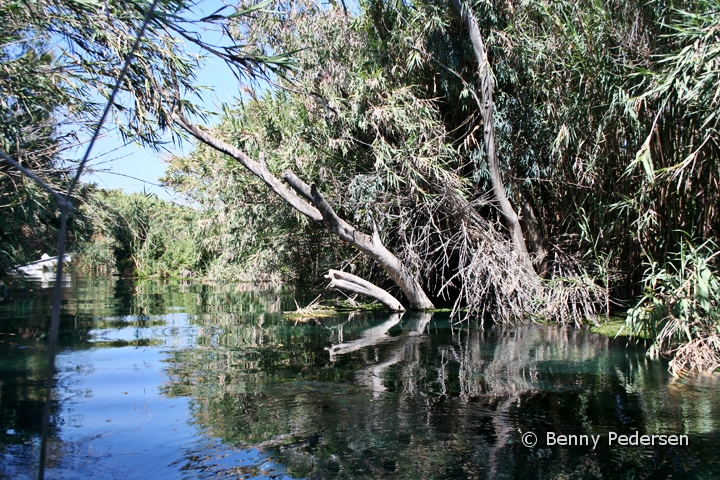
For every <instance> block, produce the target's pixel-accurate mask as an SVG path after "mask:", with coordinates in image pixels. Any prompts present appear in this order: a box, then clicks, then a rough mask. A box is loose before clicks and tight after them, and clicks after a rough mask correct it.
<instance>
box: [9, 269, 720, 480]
mask: <svg viewBox="0 0 720 480" xmlns="http://www.w3.org/2000/svg"><path fill="white" fill-rule="evenodd" d="M295 300H297V301H298V303H299V304H301V305H302V304H304V303H308V302H309V300H312V297H311V296H308V295H305V294H301V293H299V292H294V291H291V290H287V289H280V288H276V287H263V286H252V285H243V284H226V285H215V286H208V285H199V284H188V283H185V284H182V283H179V282H162V281H137V280H120V279H117V278H114V277H73V278H72V279H71V280H70V281H69V283H68V284H67V288H66V289H65V294H64V300H63V314H62V320H61V332H60V340H59V342H60V343H59V349H58V352H59V353H58V357H57V374H56V375H55V376H54V377H53V378H52V379H51V381H52V382H53V385H54V387H55V389H54V402H53V404H52V408H51V411H52V418H51V428H50V439H49V461H48V470H47V478H58V479H75V478H153V479H161V478H171V479H172V478H347V479H363V478H368V479H370V478H403V479H404V478H418V479H432V478H438V479H440V478H448V479H454V478H457V479H464V478H480V479H485V478H507V479H511V478H512V479H514V478H523V479H535V478H538V479H546V478H547V479H555V478H558V479H560V478H628V479H630V478H633V479H641V478H668V477H672V478H720V459H719V458H720V455H719V454H720V395H718V393H719V387H720V384H719V381H718V379H717V378H716V377H712V378H703V379H684V380H673V379H671V378H670V377H669V375H668V373H667V365H666V363H663V362H652V361H649V360H648V359H646V357H645V356H644V351H643V350H642V349H640V348H635V347H629V348H626V345H625V343H624V342H622V341H613V340H611V339H608V338H605V337H601V336H598V335H594V334H592V333H590V332H588V331H587V330H575V329H566V328H560V327H555V326H543V325H524V326H517V327H509V326H500V325H494V326H493V325H490V326H487V325H486V327H485V329H484V330H483V329H481V328H480V327H479V326H478V325H476V324H475V323H473V322H470V323H467V322H466V323H459V322H458V321H457V319H456V320H455V321H453V320H451V319H450V318H448V315H447V314H439V313H435V314H429V313H417V312H408V313H405V314H404V315H398V314H387V313H377V312H374V313H351V314H344V315H338V316H336V317H332V318H322V319H319V324H318V323H317V322H295V321H290V320H287V319H286V318H284V317H283V316H282V312H283V311H287V310H293V309H294V308H295ZM50 305H51V291H50V290H49V289H48V288H39V287H38V288H37V289H34V291H33V292H29V291H23V292H18V291H14V292H11V294H10V295H9V296H8V297H7V298H5V299H4V300H2V301H0V477H1V478H13V479H14V478H32V477H34V476H35V475H36V472H37V466H38V457H39V446H40V432H41V424H42V411H43V405H44V403H43V402H44V391H45V390H44V389H45V382H46V381H47V378H46V371H45V369H46V362H47V332H48V325H49V316H50V315H49V312H50ZM560 435H565V436H567V437H560ZM613 435H615V436H614V437H613ZM623 435H624V436H625V437H621V436H623ZM653 435H655V437H653ZM535 439H536V441H537V443H535V444H534V445H532V446H527V445H525V444H524V442H525V443H530V444H532V443H533V441H534V440H535ZM553 439H555V443H554V444H553ZM623 439H624V441H625V443H626V444H625V445H621V444H620V443H619V442H621V441H623ZM558 440H560V442H558ZM563 440H566V441H567V442H573V443H580V444H579V445H578V444H573V445H561V444H560V443H562V441H563ZM611 440H612V441H611ZM653 441H654V442H655V445H651V444H648V445H643V444H642V443H643V442H645V443H650V442H653ZM631 443H637V444H636V445H632V444H631ZM661 443H665V444H661ZM671 443H682V444H679V445H671Z"/></svg>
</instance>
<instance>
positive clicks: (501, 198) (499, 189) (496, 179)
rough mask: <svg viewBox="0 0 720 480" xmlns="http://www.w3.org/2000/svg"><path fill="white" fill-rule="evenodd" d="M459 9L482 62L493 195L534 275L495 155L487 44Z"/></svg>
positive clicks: (468, 15)
mask: <svg viewBox="0 0 720 480" xmlns="http://www.w3.org/2000/svg"><path fill="white" fill-rule="evenodd" d="M452 2H453V5H454V6H455V8H456V9H457V10H458V12H460V16H461V17H462V19H463V22H464V23H465V26H466V27H467V29H468V31H469V32H470V41H471V42H472V46H473V50H474V51H475V58H476V59H477V61H478V74H479V75H480V82H481V83H480V85H481V87H480V88H481V99H482V101H481V104H480V105H479V107H480V114H481V115H482V119H483V123H484V127H485V128H484V130H483V138H484V140H485V151H486V152H487V162H488V171H489V173H490V183H491V184H492V189H493V194H494V195H495V199H496V200H497V202H498V205H499V207H500V212H501V213H502V216H503V218H504V219H505V223H506V224H507V227H508V230H509V231H510V236H511V238H512V242H513V246H514V247H515V251H516V252H517V254H518V255H519V257H520V260H521V261H522V262H523V263H524V264H525V266H526V268H528V269H529V270H530V271H531V272H534V271H535V270H534V269H533V265H532V261H531V260H530V255H528V251H527V247H526V246H525V238H524V236H523V232H522V227H521V226H520V219H519V218H518V216H517V213H515V210H514V209H513V207H512V204H511V203H510V200H508V197H507V195H506V194H505V186H504V185H503V181H502V177H501V176H500V167H499V166H498V160H497V155H496V154H495V122H494V120H493V87H492V71H491V70H490V64H489V63H488V59H487V54H486V52H485V45H484V43H483V39H482V35H481V34H480V27H479V26H478V23H477V20H475V16H474V15H473V14H472V12H470V9H469V7H468V6H467V5H465V6H463V5H462V3H461V2H460V0H452Z"/></svg>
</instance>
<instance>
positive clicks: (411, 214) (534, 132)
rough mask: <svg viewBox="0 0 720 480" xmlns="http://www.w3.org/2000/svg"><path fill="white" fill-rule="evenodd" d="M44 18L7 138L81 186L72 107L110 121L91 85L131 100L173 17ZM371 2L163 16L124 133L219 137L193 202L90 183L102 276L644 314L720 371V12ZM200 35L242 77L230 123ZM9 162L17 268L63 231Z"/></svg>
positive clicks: (499, 311)
mask: <svg viewBox="0 0 720 480" xmlns="http://www.w3.org/2000/svg"><path fill="white" fill-rule="evenodd" d="M36 4H37V6H36V7H35V9H34V10H33V9H31V8H30V7H29V4H26V3H24V2H10V3H7V4H4V5H3V6H2V7H0V22H2V25H0V27H2V28H0V32H6V33H1V34H0V35H2V36H1V37H0V63H1V65H0V68H1V69H2V70H3V75H2V76H0V108H1V109H2V110H0V115H2V118H3V124H2V126H1V127H0V135H1V138H0V140H2V145H1V146H0V148H1V149H2V150H3V151H4V152H5V153H7V154H8V155H10V156H12V157H14V158H18V159H22V160H23V162H24V163H23V164H24V165H26V166H28V167H29V168H32V169H33V170H34V171H38V172H40V173H42V174H43V175H44V177H43V178H47V179H49V180H52V181H53V182H54V183H55V184H58V185H61V184H62V183H63V182H65V181H67V180H66V177H67V174H68V170H72V168H71V167H67V165H66V164H62V165H65V166H64V167H63V166H62V165H61V163H60V159H61V158H63V157H62V155H61V152H62V149H63V146H65V145H67V143H68V141H71V139H68V138H66V136H63V135H61V133H60V132H63V131H66V130H65V129H61V128H60V125H61V124H62V121H63V120H61V119H62V118H68V119H70V120H71V121H72V122H73V123H74V124H76V125H79V126H81V127H82V126H87V128H92V125H93V121H96V119H97V110H98V108H99V106H98V105H97V100H96V99H97V98H98V97H97V95H95V96H93V94H92V93H91V92H100V94H101V95H102V92H107V85H108V82H109V79H111V78H112V77H113V75H114V74H116V73H117V72H116V70H117V68H118V67H117V65H118V61H117V60H118V59H119V58H122V57H123V52H125V51H126V49H127V48H128V47H127V44H128V39H129V38H132V36H133V34H134V33H135V32H137V30H138V25H139V23H140V21H141V19H142V17H143V8H146V7H147V6H148V5H146V4H145V3H143V2H124V3H122V2H104V3H102V4H101V3H95V2H73V1H59V0H58V1H55V2H36ZM349 7H350V8H348V5H346V4H345V3H342V2H341V3H340V4H337V3H335V2H331V3H317V2H314V1H311V0H297V1H292V2H278V3H272V2H269V1H266V2H262V3H260V4H255V5H252V4H250V3H246V4H240V5H237V6H234V8H228V9H223V10H221V11H217V12H215V13H214V14H212V15H208V16H205V17H203V18H198V17H199V16H198V15H192V14H191V12H192V11H193V8H194V5H192V4H186V3H183V2H180V1H173V2H170V1H164V2H160V3H159V5H158V13H157V15H155V16H154V17H153V21H152V22H151V23H150V27H149V29H148V34H147V35H146V37H145V38H144V39H143V42H142V46H141V48H140V50H139V52H138V54H137V60H136V61H135V62H134V63H133V64H132V65H133V67H132V68H131V70H130V73H129V75H128V77H127V79H126V80H125V81H124V83H123V96H122V97H121V99H120V100H119V101H118V102H117V105H116V109H115V111H116V115H117V116H116V123H118V124H119V125H120V126H121V127H122V130H123V132H124V134H125V135H126V136H127V137H128V138H131V139H135V140H136V141H139V142H142V143H145V144H147V145H149V146H155V147H160V142H161V139H162V138H163V137H162V134H161V132H163V131H167V132H172V133H173V134H174V135H180V136H185V137H194V138H196V139H197V140H198V141H197V143H196V147H195V149H194V150H193V152H192V153H191V154H189V155H188V156H185V157H174V158H172V159H171V160H170V162H169V165H168V169H167V173H166V176H165V178H164V179H163V181H164V182H165V184H166V185H167V186H169V187H170V188H172V189H174V190H175V191H177V192H178V193H180V194H182V195H184V196H185V197H186V199H187V201H186V203H185V206H182V205H171V204H168V203H166V202H161V201H159V200H157V199H152V198H142V196H125V195H122V194H119V193H117V192H115V193H113V192H110V193H108V192H102V191H98V190H97V189H95V188H92V187H89V186H88V187H86V188H83V189H81V190H80V191H78V193H77V195H76V197H77V198H76V202H78V203H79V204H80V205H82V206H81V207H80V208H79V209H78V210H77V212H76V213H75V214H74V224H73V227H72V228H71V234H72V239H73V248H74V249H75V251H76V252H77V253H79V254H80V255H81V258H84V262H83V263H84V268H95V267H100V266H101V267H102V268H107V269H120V270H127V269H130V270H135V271H136V272H137V273H140V274H145V275H152V274H162V275H183V276H185V275H190V274H191V275H194V276H197V277H205V278H215V279H232V280H276V281H300V282H305V283H307V282H311V283H319V282H320V281H322V277H323V274H325V273H326V272H328V271H330V272H332V271H335V270H338V271H342V272H346V273H347V274H352V275H353V276H357V277H358V278H361V279H365V280H368V281H371V282H372V283H373V284H375V285H377V286H379V287H381V288H382V289H384V290H387V291H388V292H389V293H390V294H392V295H393V296H395V297H396V298H402V296H403V295H404V297H405V299H406V301H405V304H406V305H408V303H409V305H410V306H414V307H416V308H423V305H425V306H427V305H430V306H432V305H434V304H439V303H442V302H448V303H450V304H452V305H454V307H455V309H456V310H458V309H464V311H466V312H470V313H471V314H476V315H479V316H487V317H489V318H493V319H494V320H496V321H517V320H523V319H528V318H533V319H538V318H542V319H545V320H548V321H557V322H561V323H570V324H575V325H578V326H579V325H582V324H585V323H588V322H593V321H596V320H595V319H596V318H597V317H598V316H599V315H603V314H605V315H608V314H610V313H612V312H613V311H618V310H619V311H628V316H627V318H628V321H627V326H626V328H627V329H628V331H629V332H630V333H632V334H634V335H638V336H649V337H650V338H652V339H654V343H653V344H652V347H651V349H650V354H651V355H664V356H670V357H673V358H674V360H673V363H672V364H671V369H673V371H674V372H676V373H682V372H684V371H688V370H690V371H700V372H704V371H713V370H715V369H716V368H718V366H720V330H719V327H718V318H719V317H718V315H719V314H720V303H719V302H720V281H719V280H718V268H717V262H718V260H717V258H718V256H717V255H716V252H717V251H718V247H717V241H718V239H717V233H716V232H718V231H720V216H719V215H720V212H718V206H719V205H720V198H719V191H720V190H719V189H720V184H719V182H720V178H719V177H720V163H718V162H719V160H718V159H719V154H720V143H718V141H719V140H720V138H719V134H718V127H720V119H719V118H718V111H720V108H719V107H720V105H718V103H719V102H720V2H718V1H717V0H702V1H694V2H673V1H669V0H656V1H650V2H644V3H639V4H638V3H631V4H629V3H627V2H621V1H612V0H609V1H597V0H582V1H579V2H576V1H573V2H570V1H552V2H550V1H540V0H538V1H530V2H521V3H515V2H492V3H491V2H484V1H474V2H469V3H463V4H460V3H457V4H454V3H453V2H452V1H447V2H423V1H421V2H412V3H409V2H402V1H374V0H371V1H367V2H362V3H361V4H360V5H359V6H357V8H355V6H353V5H350V6H349ZM88 17H89V18H93V19H97V20H98V22H87V21H84V20H81V19H85V18H88ZM191 19H194V20H191ZM203 25H205V26H207V25H210V26H213V27H217V28H218V31H219V32H222V34H223V35H224V36H225V37H224V38H225V43H223V44H222V46H219V45H215V44H209V43H207V42H206V41H204V40H203V38H202V36H201V32H202V28H201V27H203ZM60 37H61V38H63V39H64V42H65V43H63V45H66V46H68V48H66V49H65V50H63V52H62V54H58V49H57V48H56V47H53V46H52V45H51V43H52V42H53V41H55V39H56V38H60ZM188 42H190V43H194V44H196V45H198V46H199V47H200V48H201V50H202V51H203V52H204V54H205V55H215V56H218V57H220V58H221V59H222V60H225V61H226V62H227V63H228V65H229V68H234V69H235V72H236V73H237V74H238V77H239V78H240V79H243V87H242V90H239V91H238V95H237V98H238V99H237V101H236V102H235V103H234V104H231V105H224V106H223V108H222V110H221V111H220V112H214V113H217V115H218V117H217V119H218V121H217V122H216V123H214V124H212V123H211V120H210V119H209V117H208V116H207V115H204V114H203V112H201V111H200V109H199V108H198V107H197V106H196V104H195V103H194V100H193V99H194V98H195V95H197V94H199V93H200V89H199V87H198V85H197V84H196V82H195V79H194V76H193V71H194V69H195V68H197V65H198V61H199V60H198V58H197V57H196V56H193V55H190V54H188V53H187V50H186V48H185V46H184V45H185V43H188ZM70 47H72V48H70ZM73 48H74V49H75V50H73ZM205 113H208V112H205ZM194 122H197V125H196V124H195V123H194ZM81 127H78V128H81ZM0 165H1V167H0V175H2V177H1V178H0V192H1V195H2V197H1V198H2V203H1V204H0V208H2V210H3V216H4V217H5V216H7V218H8V219H12V221H9V222H5V225H4V226H3V230H2V232H0V235H1V236H2V247H0V250H1V251H0V255H2V262H3V264H2V266H3V267H7V266H10V265H13V264H16V263H20V262H22V261H27V260H29V259H32V258H36V256H37V255H38V254H39V253H40V251H41V250H47V249H49V248H50V247H49V244H48V243H47V242H45V243H43V241H41V240H40V239H47V238H49V237H50V235H48V233H50V232H52V231H53V228H57V227H56V223H57V218H56V213H55V212H56V209H55V207H54V205H53V202H52V199H51V198H50V197H48V196H47V195H45V194H44V193H42V192H40V191H39V190H37V189H36V187H34V186H33V185H32V184H31V183H30V182H28V181H27V179H26V178H25V177H24V176H22V175H20V174H19V173H17V171H15V170H13V169H12V168H10V167H9V166H8V165H6V164H5V163H3V164H0ZM268 187H269V188H268ZM188 205H189V206H188ZM326 206H327V207H328V208H329V210H328V208H326ZM303 209H305V210H303ZM318 215H319V216H318ZM163 217H166V218H170V219H172V220H171V221H169V222H158V221H157V220H154V219H156V218H163ZM363 235H364V236H363ZM338 238H340V240H341V241H338ZM381 247H382V248H381ZM382 249H384V250H382ZM385 251H387V253H388V254H389V255H390V256H391V257H387V258H389V260H388V259H387V258H385V257H384V255H385V253H384V252H385ZM378 252H380V253H378ZM330 275H331V276H332V274H330ZM336 281H337V282H340V281H341V280H339V279H333V282H336ZM337 284H338V285H341V284H340V283H337ZM418 290H419V291H418ZM423 297H425V300H427V302H425V300H424V299H423Z"/></svg>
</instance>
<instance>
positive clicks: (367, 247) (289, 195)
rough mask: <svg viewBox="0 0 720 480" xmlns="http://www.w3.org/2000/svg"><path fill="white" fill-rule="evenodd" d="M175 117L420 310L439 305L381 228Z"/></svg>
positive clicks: (355, 287)
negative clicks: (348, 217) (351, 218)
mask: <svg viewBox="0 0 720 480" xmlns="http://www.w3.org/2000/svg"><path fill="white" fill-rule="evenodd" d="M172 118H173V120H174V121H175V123H176V124H177V125H179V126H180V127H181V128H182V129H183V130H185V131H186V132H188V133H189V134H191V135H192V136H194V137H195V138H197V139H198V140H200V141H201V142H203V143H205V144H207V145H208V146H210V147H212V148H213V149H215V150H217V151H219V152H222V153H225V154H227V155H230V156H231V157H233V158H234V159H235V160H237V161H238V162H239V163H240V164H241V165H242V166H244V167H245V168H247V169H248V170H249V171H250V172H251V173H252V174H253V175H255V176H257V177H258V178H260V179H261V180H262V181H263V182H265V184H267V185H268V186H269V187H270V189H272V191H273V192H275V193H276V194H277V195H278V196H280V198H282V199H283V200H284V201H285V202H286V203H287V204H288V205H290V206H291V207H293V208H294V209H296V210H297V211H298V212H300V213H302V214H303V215H305V216H306V217H308V218H310V219H312V220H315V221H316V222H320V223H322V225H323V226H324V227H325V228H327V229H328V230H330V231H331V232H333V233H334V234H336V235H337V236H338V237H340V238H341V239H343V240H345V241H346V242H348V243H349V244H351V245H352V246H354V247H355V248H357V249H358V250H360V251H362V252H363V253H365V254H367V255H368V256H369V257H370V258H372V259H373V260H375V261H376V262H377V263H378V264H379V265H380V266H381V267H382V268H383V270H385V272H387V274H388V275H389V276H390V278H392V279H393V281H394V282H395V284H396V285H397V286H398V287H400V289H401V290H402V291H403V293H404V294H405V297H406V298H407V299H408V301H409V302H410V305H412V306H413V308H416V309H418V310H431V309H433V308H435V307H434V305H433V303H432V302H431V301H430V299H429V298H428V297H427V295H426V294H425V292H424V291H423V289H422V287H421V286H420V284H419V283H418V281H417V280H416V279H415V277H414V276H413V275H412V273H411V272H410V270H408V268H407V266H406V265H405V264H404V263H403V262H402V261H400V259H399V258H397V257H396V256H395V255H394V254H393V253H392V252H390V250H388V249H387V247H385V245H384V244H383V243H382V240H381V239H380V235H379V234H378V232H377V230H375V231H374V232H373V235H372V236H370V235H367V234H365V233H363V232H361V231H359V230H358V229H356V228H355V227H353V226H352V225H350V224H349V223H347V222H346V221H345V220H343V219H342V218H340V217H339V216H338V215H337V214H336V213H335V211H334V210H333V208H332V207H331V206H330V204H328V203H327V201H326V200H325V198H324V197H323V196H322V194H321V193H320V192H319V191H318V189H317V188H316V187H315V185H312V186H310V185H308V184H306V183H305V182H303V181H302V180H300V179H299V178H298V177H297V176H295V175H294V174H293V173H292V172H290V171H287V172H285V173H284V174H283V179H284V180H285V181H286V182H287V184H288V185H289V186H290V187H291V188H288V187H287V186H286V185H285V184H283V183H282V182H281V181H280V180H279V179H278V178H277V177H275V176H274V175H273V174H272V173H270V171H269V170H268V169H267V168H266V167H265V164H264V163H262V162H261V163H258V162H256V161H255V160H253V159H252V158H250V157H249V156H248V155H246V154H245V152H243V151H242V150H240V149H239V148H236V147H233V146H232V145H230V144H228V143H225V142H223V141H222V140H220V139H219V138H217V137H215V136H213V135H211V134H209V133H208V132H206V131H204V130H202V129H200V128H198V127H197V126H196V125H194V124H193V123H191V122H190V121H189V120H188V119H186V118H185V117H183V116H181V115H179V114H177V113H176V114H173V117H172ZM333 272H336V271H334V270H331V271H330V278H331V279H332V280H333V282H334V284H335V285H337V286H339V287H342V288H346V289H348V290H350V291H353V292H356V293H362V294H363V295H368V296H372V297H373V298H375V299H377V300H379V301H380V302H382V303H384V304H385V305H386V306H388V307H389V308H391V309H393V310H403V307H402V305H401V304H400V302H398V301H397V300H395V302H392V301H391V300H389V299H388V297H392V296H391V295H390V294H389V293H387V292H385V291H384V290H382V289H380V288H379V287H376V286H375V285H372V284H370V283H369V282H365V281H364V280H362V279H359V278H358V277H355V276H354V275H353V276H352V277H354V278H355V279H356V280H352V279H350V281H349V279H348V278H347V277H344V278H336V277H337V275H336V274H333ZM358 280H361V282H358ZM362 282H365V283H367V284H368V285H372V286H373V287H375V289H371V288H368V285H365V284H364V283H362ZM331 285H332V283H331ZM378 291H380V292H382V294H380V293H378Z"/></svg>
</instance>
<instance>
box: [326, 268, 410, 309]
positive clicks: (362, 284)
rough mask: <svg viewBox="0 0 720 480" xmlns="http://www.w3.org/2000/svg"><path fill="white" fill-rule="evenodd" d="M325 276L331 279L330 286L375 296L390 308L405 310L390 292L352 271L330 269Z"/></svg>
mask: <svg viewBox="0 0 720 480" xmlns="http://www.w3.org/2000/svg"><path fill="white" fill-rule="evenodd" d="M325 278H327V279H329V280H330V285H328V288H333V287H335V288H342V289H343V290H348V291H351V292H353V293H359V294H360V295H365V296H367V297H371V298H374V299H375V300H377V301H378V302H380V303H382V304H383V305H385V306H386V307H388V308H389V309H390V310H394V311H396V312H404V311H405V307H403V306H402V304H401V303H400V302H398V301H397V299H396V298H395V297H393V296H392V295H390V294H389V293H388V292H386V291H385V290H383V289H382V288H379V287H377V286H375V285H373V284H372V283H370V282H368V281H367V280H363V279H362V278H360V277H357V276H355V275H353V274H351V273H347V272H341V271H338V270H329V271H328V274H327V275H325Z"/></svg>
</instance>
